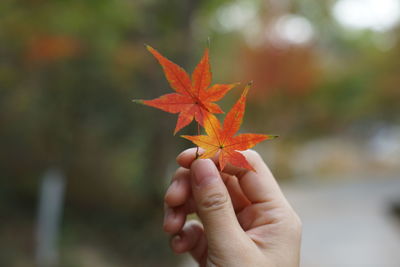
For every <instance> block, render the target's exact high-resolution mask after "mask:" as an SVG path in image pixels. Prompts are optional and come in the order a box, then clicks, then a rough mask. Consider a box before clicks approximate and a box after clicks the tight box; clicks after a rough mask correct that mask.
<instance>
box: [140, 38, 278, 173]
mask: <svg viewBox="0 0 400 267" xmlns="http://www.w3.org/2000/svg"><path fill="white" fill-rule="evenodd" d="M146 48H147V50H148V51H149V52H150V53H152V54H153V56H154V57H155V58H156V59H157V60H158V62H159V63H160V65H161V66H162V68H163V70H164V74H165V76H166V78H167V80H168V82H169V84H170V86H171V87H172V89H173V90H174V91H175V93H170V94H166V95H163V96H160V97H159V98H156V99H153V100H134V102H137V103H141V104H144V105H148V106H152V107H155V108H158V109H161V110H163V111H166V112H169V113H179V115H178V121H177V124H176V126H175V131H174V134H176V133H177V132H178V131H179V130H181V129H182V128H183V127H185V126H187V125H188V124H189V123H190V122H192V121H193V119H195V120H196V121H197V123H198V125H199V126H202V127H204V129H205V132H206V134H207V135H200V132H198V135H195V136H189V135H183V136H182V137H183V138H186V139H188V140H190V141H192V142H193V143H194V144H196V145H197V146H198V147H201V148H203V149H204V153H203V154H201V155H199V158H203V159H205V158H211V157H214V156H215V155H217V153H219V154H218V162H219V167H220V170H223V169H224V167H225V166H226V164H228V163H230V164H232V165H235V166H237V167H241V168H245V169H248V170H253V171H254V168H253V167H252V166H251V165H250V164H249V163H248V162H247V160H246V158H245V157H244V156H243V155H242V154H241V153H239V152H237V151H244V150H247V149H249V148H252V147H253V146H255V145H256V144H257V143H259V142H261V141H264V140H267V139H272V138H275V137H276V136H274V135H265V134H251V133H248V134H239V135H236V136H235V134H236V133H237V131H238V130H239V128H240V126H241V124H242V121H243V115H244V111H245V106H246V96H247V93H248V90H249V88H250V85H251V84H250V83H249V84H248V85H247V86H246V87H245V89H244V91H243V93H242V95H241V97H240V98H239V100H238V101H237V102H236V104H235V105H234V106H233V107H232V109H231V110H230V111H229V112H228V113H227V115H226V117H225V120H224V122H223V124H221V122H220V121H219V120H218V118H217V117H216V116H215V115H214V114H216V113H224V112H223V111H222V109H221V108H220V107H219V106H218V105H217V104H215V103H213V102H216V101H218V100H221V99H222V98H223V97H224V96H225V94H226V93H227V92H228V91H229V90H231V89H232V88H233V87H235V86H236V85H237V84H215V85H211V76H212V75H211V67H210V61H209V51H208V49H207V48H206V49H205V51H204V55H203V57H202V59H201V60H200V62H199V63H198V65H197V66H196V68H195V70H194V71H193V73H192V76H191V77H190V76H189V75H188V74H187V73H186V71H185V70H184V69H183V68H181V67H180V66H178V65H176V64H175V63H173V62H172V61H170V60H168V59H167V58H165V57H163V56H162V55H161V54H160V53H159V52H158V51H157V50H155V49H154V48H152V47H150V46H146Z"/></svg>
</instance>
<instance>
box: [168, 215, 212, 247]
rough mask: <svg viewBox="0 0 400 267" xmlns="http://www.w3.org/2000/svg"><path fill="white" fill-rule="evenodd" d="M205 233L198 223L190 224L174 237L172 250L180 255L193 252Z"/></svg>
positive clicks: (171, 242)
mask: <svg viewBox="0 0 400 267" xmlns="http://www.w3.org/2000/svg"><path fill="white" fill-rule="evenodd" d="M203 232H204V230H203V228H202V226H201V225H200V224H199V223H198V222H194V221H190V222H188V223H187V224H186V225H185V226H184V227H183V229H182V230H181V231H180V232H179V233H177V234H176V235H174V236H172V238H171V240H170V245H171V248H172V250H173V251H174V252H175V253H178V254H180V253H185V252H188V251H191V250H193V249H194V248H195V247H196V246H197V244H198V241H199V240H200V238H201V236H202V235H203Z"/></svg>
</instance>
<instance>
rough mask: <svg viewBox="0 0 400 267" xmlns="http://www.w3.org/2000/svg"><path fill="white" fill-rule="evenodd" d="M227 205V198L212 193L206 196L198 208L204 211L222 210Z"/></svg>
mask: <svg viewBox="0 0 400 267" xmlns="http://www.w3.org/2000/svg"><path fill="white" fill-rule="evenodd" d="M227 203H228V196H226V195H225V194H223V193H214V194H211V195H208V196H206V197H205V198H204V199H202V201H201V202H200V206H201V208H202V209H204V210H218V209H222V208H223V207H224V206H225V205H227Z"/></svg>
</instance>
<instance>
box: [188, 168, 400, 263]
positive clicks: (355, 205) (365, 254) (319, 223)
mask: <svg viewBox="0 0 400 267" xmlns="http://www.w3.org/2000/svg"><path fill="white" fill-rule="evenodd" d="M369 176H371V174H369ZM372 176H373V175H372ZM396 178H397V177H395V175H393V177H386V178H382V177H370V178H364V176H363V177H362V179H357V180H353V181H351V182H349V181H348V180H346V181H345V180H341V181H340V182H339V181H337V179H336V180H333V181H335V182H325V183H323V184H321V182H319V183H317V182H311V181H309V182H307V184H305V182H304V180H299V184H298V185H296V184H288V185H283V186H282V187H283V191H284V193H285V195H286V196H287V197H288V199H289V201H290V202H291V203H292V205H293V206H294V208H295V209H296V210H297V212H298V213H299V215H300V217H301V218H302V221H303V242H302V265H301V266H302V267H399V266H400V222H399V221H397V220H396V219H395V218H394V217H393V216H392V215H391V214H390V212H389V207H390V203H391V202H392V201H395V200H397V201H400V179H396ZM398 178H400V177H398ZM181 266H182V267H183V266H185V267H189V266H196V265H195V264H194V263H193V262H192V261H191V260H190V259H185V260H184V261H183V263H182V265H181Z"/></svg>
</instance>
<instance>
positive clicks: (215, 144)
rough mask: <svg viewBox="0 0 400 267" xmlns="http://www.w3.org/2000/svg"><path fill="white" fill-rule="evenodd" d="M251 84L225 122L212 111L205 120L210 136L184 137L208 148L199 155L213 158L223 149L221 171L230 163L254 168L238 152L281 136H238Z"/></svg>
mask: <svg viewBox="0 0 400 267" xmlns="http://www.w3.org/2000/svg"><path fill="white" fill-rule="evenodd" d="M249 87H250V84H248V85H247V86H246V88H245V89H244V91H243V93H242V95H241V96H240V98H239V100H238V101H237V102H236V104H235V105H234V106H233V107H232V109H231V110H230V111H229V112H228V114H227V115H226V117H225V120H224V123H223V125H221V123H220V121H219V120H218V119H217V118H216V117H215V116H214V115H212V114H209V115H208V116H207V117H206V118H205V121H204V129H205V131H206V133H207V135H196V136H189V135H182V137H183V138H186V139H188V140H190V141H192V142H193V143H194V144H196V145H197V146H199V147H201V148H203V149H204V150H205V151H204V153H203V154H202V155H200V157H199V158H203V159H204V158H211V157H213V156H214V155H215V154H217V152H219V158H218V159H219V167H220V169H221V171H222V170H223V169H224V167H225V166H226V164H227V163H231V164H232V165H235V166H237V167H241V168H245V169H248V170H253V171H254V168H253V167H252V166H251V165H250V164H249V162H248V161H247V160H246V158H245V157H244V156H243V155H242V154H241V153H239V152H237V151H238V150H239V151H243V150H247V149H249V148H252V147H253V146H255V145H256V144H257V143H259V142H261V141H264V140H267V139H273V138H275V137H277V136H276V135H265V134H251V133H247V134H239V135H237V136H234V135H235V134H236V132H237V131H238V130H239V128H240V125H241V124H242V120H243V115H244V110H245V105H246V95H247V92H248V90H249Z"/></svg>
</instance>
